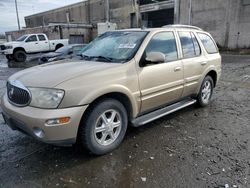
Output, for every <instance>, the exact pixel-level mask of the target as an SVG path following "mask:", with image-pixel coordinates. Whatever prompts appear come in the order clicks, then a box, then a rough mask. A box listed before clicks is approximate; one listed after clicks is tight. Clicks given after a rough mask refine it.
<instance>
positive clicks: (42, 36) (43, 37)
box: [38, 35, 46, 41]
mask: <svg viewBox="0 0 250 188" xmlns="http://www.w3.org/2000/svg"><path fill="white" fill-rule="evenodd" d="M38 38H39V40H40V41H44V40H46V38H45V36H44V35H38Z"/></svg>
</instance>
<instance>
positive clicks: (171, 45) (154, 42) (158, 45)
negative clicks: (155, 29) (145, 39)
mask: <svg viewBox="0 0 250 188" xmlns="http://www.w3.org/2000/svg"><path fill="white" fill-rule="evenodd" d="M145 51H146V54H148V53H150V52H161V53H163V54H164V55H165V56H166V61H167V62H169V61H175V60H177V59H178V54H177V47H176V40H175V36H174V33H173V32H161V33H157V34H156V35H154V36H153V37H152V39H151V40H150V42H149V43H148V46H147V47H146V50H145Z"/></svg>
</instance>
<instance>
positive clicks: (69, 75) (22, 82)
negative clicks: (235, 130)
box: [1, 25, 221, 155]
mask: <svg viewBox="0 0 250 188" xmlns="http://www.w3.org/2000/svg"><path fill="white" fill-rule="evenodd" d="M220 75H221V56H220V54H219V52H218V48H217V46H216V43H215V41H214V39H213V38H212V36H211V35H210V34H209V33H207V32H205V31H203V30H202V29H200V28H198V27H194V26H185V25H168V26H165V27H162V28H153V29H126V30H117V31H111V32H106V33H104V34H102V35H100V36H99V37H97V38H96V39H95V40H93V41H92V42H91V43H90V44H88V45H87V46H86V47H85V48H84V49H83V50H82V51H81V57H79V58H78V59H71V60H62V61H57V62H53V63H49V64H44V65H40V66H36V67H33V68H29V69H26V70H23V71H20V72H17V73H16V74H14V75H12V76H11V77H10V78H9V79H8V81H7V92H6V94H4V96H3V97H2V102H1V107H2V114H3V117H4V120H5V121H6V123H7V125H8V126H9V127H11V128H12V129H13V130H19V131H21V132H23V133H25V134H27V135H30V136H32V137H34V138H35V139H37V140H40V141H42V142H45V143H50V144H55V145H72V144H75V143H79V144H80V146H83V148H85V149H86V150H88V151H89V152H91V153H93V154H96V155H102V154H106V153H108V152H110V151H112V150H114V149H115V148H117V147H118V146H119V145H120V144H121V142H122V140H123V139H124V136H125V133H126V130H127V127H128V125H131V126H134V127H138V126H142V125H145V124H147V123H149V122H151V121H154V120H156V119H158V118H160V117H163V116H165V115H167V114H170V113H173V112H175V111H177V110H180V109H182V108H185V107H187V106H190V105H193V104H195V103H196V104H197V105H199V106H201V107H204V106H207V105H208V104H209V103H210V101H211V97H212V94H213V90H214V88H215V86H216V85H217V83H218V80H219V78H220Z"/></svg>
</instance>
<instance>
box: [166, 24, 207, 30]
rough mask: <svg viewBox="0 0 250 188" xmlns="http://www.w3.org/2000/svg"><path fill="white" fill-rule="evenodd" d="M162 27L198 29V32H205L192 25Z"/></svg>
mask: <svg viewBox="0 0 250 188" xmlns="http://www.w3.org/2000/svg"><path fill="white" fill-rule="evenodd" d="M162 27H174V28H184V29H185V28H186V29H196V30H200V31H203V30H202V29H201V28H199V27H196V26H192V25H181V24H173V25H165V26H162Z"/></svg>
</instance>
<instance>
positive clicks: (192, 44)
mask: <svg viewBox="0 0 250 188" xmlns="http://www.w3.org/2000/svg"><path fill="white" fill-rule="evenodd" d="M179 36H180V40H181V46H182V52H183V57H184V58H191V57H196V56H198V55H200V53H201V51H200V47H199V44H198V42H197V40H196V38H195V36H194V35H193V34H192V35H191V33H190V32H179Z"/></svg>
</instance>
